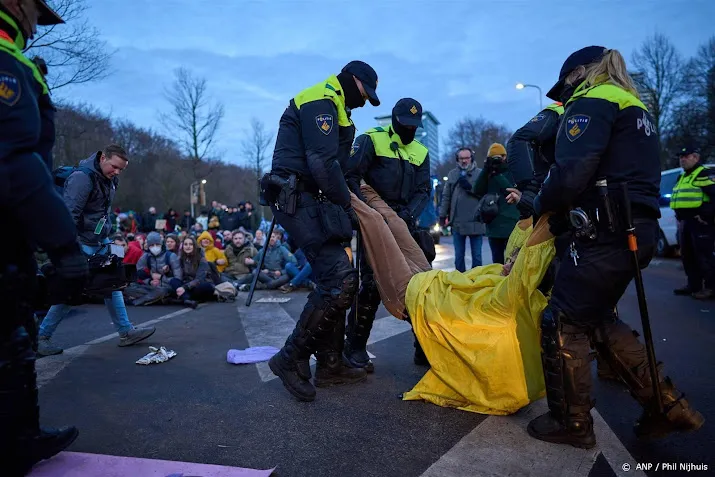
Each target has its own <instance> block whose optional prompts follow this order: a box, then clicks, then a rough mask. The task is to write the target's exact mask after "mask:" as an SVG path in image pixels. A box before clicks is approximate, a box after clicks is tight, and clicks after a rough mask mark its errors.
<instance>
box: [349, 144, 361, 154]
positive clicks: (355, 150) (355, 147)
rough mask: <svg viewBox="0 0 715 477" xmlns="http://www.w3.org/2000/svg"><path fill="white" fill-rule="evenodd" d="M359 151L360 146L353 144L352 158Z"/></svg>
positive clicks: (351, 149)
mask: <svg viewBox="0 0 715 477" xmlns="http://www.w3.org/2000/svg"><path fill="white" fill-rule="evenodd" d="M358 149H360V144H353V147H351V148H350V157H352V156H354V155H355V153H356V152H357V150H358Z"/></svg>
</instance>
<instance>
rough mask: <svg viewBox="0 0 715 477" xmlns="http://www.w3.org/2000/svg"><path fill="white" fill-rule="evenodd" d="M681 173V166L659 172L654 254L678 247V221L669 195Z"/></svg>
mask: <svg viewBox="0 0 715 477" xmlns="http://www.w3.org/2000/svg"><path fill="white" fill-rule="evenodd" d="M705 167H708V168H712V167H715V164H706V165H705ZM682 173H683V168H682V167H676V168H675V169H668V170H667V171H663V172H661V173H660V200H659V203H660V219H658V225H660V238H659V240H658V247H657V249H656V255H657V256H659V257H665V256H668V255H670V254H671V253H672V252H673V250H674V249H675V248H677V247H678V221H677V220H675V212H674V211H673V209H671V208H670V197H671V195H673V187H675V184H676V183H677V182H678V177H680V174H682Z"/></svg>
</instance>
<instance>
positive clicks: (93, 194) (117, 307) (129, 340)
mask: <svg viewBox="0 0 715 477" xmlns="http://www.w3.org/2000/svg"><path fill="white" fill-rule="evenodd" d="M128 163H129V159H128V156H127V153H126V151H125V150H124V149H123V148H122V147H120V146H117V145H115V144H111V145H109V146H107V147H105V148H104V150H103V151H98V152H97V153H96V154H93V155H92V156H90V157H89V158H87V159H85V160H83V161H81V162H80V167H79V168H78V169H77V170H75V171H74V172H73V173H72V174H71V175H70V176H69V177H68V178H67V180H66V182H65V185H64V192H63V199H64V201H65V204H66V205H67V208H68V209H69V210H70V214H71V215H72V219H73V221H74V224H75V227H76V228H77V234H78V236H79V241H80V245H81V248H82V252H83V253H84V254H85V255H87V256H88V257H89V256H92V255H95V254H99V255H109V251H110V246H109V243H110V240H109V234H110V232H111V230H112V224H111V223H110V221H109V214H110V212H111V205H112V200H113V199H114V194H115V193H116V190H117V185H118V183H119V174H121V173H122V171H123V170H124V169H125V168H126V167H127V164H128ZM104 304H105V305H106V306H107V311H109V316H110V317H111V318H112V322H113V323H114V327H115V328H116V329H117V333H119V346H130V345H133V344H134V343H137V342H139V341H142V340H144V339H146V338H148V337H149V336H151V335H152V334H154V332H155V331H156V328H153V327H152V328H149V329H139V328H135V327H134V326H133V325H132V324H131V323H130V322H129V317H128V316H127V309H126V307H125V305H124V297H123V296H122V292H121V291H119V290H114V291H112V292H111V294H109V296H105V298H104ZM70 308H71V307H70V305H67V304H58V305H53V306H52V307H51V308H50V310H49V311H48V312H47V316H45V319H44V320H43V321H42V325H41V327H40V332H39V343H38V350H37V353H38V354H39V355H42V356H49V355H54V354H60V353H62V351H63V350H62V348H59V347H57V346H54V345H53V344H52V342H51V337H52V334H53V333H54V331H55V329H56V328H57V325H59V324H60V322H61V321H62V320H63V319H64V318H65V316H67V313H68V312H69V310H70Z"/></svg>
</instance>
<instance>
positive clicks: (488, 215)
mask: <svg viewBox="0 0 715 477" xmlns="http://www.w3.org/2000/svg"><path fill="white" fill-rule="evenodd" d="M512 187H514V180H513V179H512V176H511V173H510V172H509V168H508V166H507V162H506V149H505V148H504V146H503V145H502V144H499V143H494V144H492V145H491V146H489V152H488V153H487V160H486V161H485V162H484V169H482V171H481V172H480V173H479V177H477V181H476V182H475V183H474V188H473V189H472V192H473V193H474V195H475V196H476V197H477V198H479V199H482V201H481V203H480V215H481V218H482V221H484V223H485V224H487V237H488V238H489V248H490V249H491V251H492V262H494V263H501V264H503V263H504V249H506V243H507V241H508V240H509V235H510V234H511V232H512V230H514V226H515V225H516V222H517V221H518V220H519V210H518V209H517V208H516V205H515V204H509V203H507V201H506V196H507V194H508V191H507V189H508V188H512Z"/></svg>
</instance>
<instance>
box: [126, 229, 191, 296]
mask: <svg viewBox="0 0 715 477" xmlns="http://www.w3.org/2000/svg"><path fill="white" fill-rule="evenodd" d="M146 242H147V245H148V247H149V251H148V252H144V254H143V255H142V256H141V258H140V259H139V261H138V262H137V278H138V279H139V280H141V281H142V282H143V283H145V284H147V285H151V286H153V287H162V286H163V287H166V288H169V289H171V290H172V291H175V290H176V289H177V288H179V286H181V284H182V283H183V282H182V281H181V279H182V278H183V275H184V273H183V271H182V269H181V263H180V262H179V256H178V255H176V254H175V253H173V252H170V251H168V250H166V249H165V248H164V246H163V245H162V242H161V236H160V235H159V234H158V233H157V232H150V233H149V235H148V236H147V238H146ZM174 278H175V279H177V280H174V285H175V286H172V279H174Z"/></svg>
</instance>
